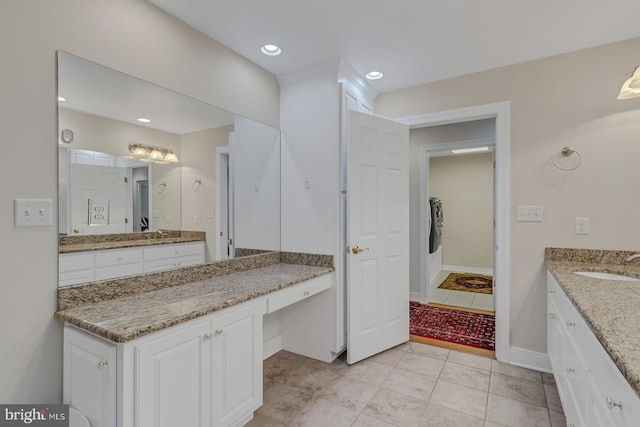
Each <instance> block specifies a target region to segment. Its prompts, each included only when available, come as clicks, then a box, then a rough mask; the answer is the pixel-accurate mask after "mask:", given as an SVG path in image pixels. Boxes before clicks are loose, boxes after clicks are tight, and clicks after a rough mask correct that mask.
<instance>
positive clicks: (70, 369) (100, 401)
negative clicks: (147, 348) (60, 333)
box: [62, 326, 116, 427]
mask: <svg viewBox="0 0 640 427" xmlns="http://www.w3.org/2000/svg"><path fill="white" fill-rule="evenodd" d="M63 382H64V384H63V397H62V401H63V403H68V404H69V406H70V407H72V408H74V409H77V410H78V411H80V412H82V413H83V414H84V416H85V417H87V419H88V420H89V422H90V423H91V427H115V425H116V417H115V414H116V347H115V345H112V344H109V343H107V342H105V341H103V340H101V339H98V338H95V337H93V336H91V335H88V334H85V333H84V332H80V331H78V330H77V329H75V328H73V327H70V326H66V327H65V328H64V380H63Z"/></svg>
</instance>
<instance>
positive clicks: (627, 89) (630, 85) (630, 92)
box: [618, 66, 640, 99]
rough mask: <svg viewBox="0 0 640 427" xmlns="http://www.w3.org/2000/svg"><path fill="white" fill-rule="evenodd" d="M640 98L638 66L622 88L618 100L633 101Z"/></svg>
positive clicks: (639, 69) (639, 72)
mask: <svg viewBox="0 0 640 427" xmlns="http://www.w3.org/2000/svg"><path fill="white" fill-rule="evenodd" d="M639 96H640V67H638V66H636V69H635V70H634V71H633V74H632V75H631V77H629V78H628V79H627V81H626V82H624V84H623V85H622V88H620V93H619V94H618V99H631V98H637V97H639Z"/></svg>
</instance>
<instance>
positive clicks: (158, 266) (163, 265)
mask: <svg viewBox="0 0 640 427" xmlns="http://www.w3.org/2000/svg"><path fill="white" fill-rule="evenodd" d="M203 263H204V256H203V255H192V256H184V257H179V258H169V259H160V260H157V261H147V262H145V263H144V272H145V273H153V272H154V271H162V270H171V269H174V268H182V267H190V266H192V265H200V264H203Z"/></svg>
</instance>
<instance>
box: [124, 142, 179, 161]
mask: <svg viewBox="0 0 640 427" xmlns="http://www.w3.org/2000/svg"><path fill="white" fill-rule="evenodd" d="M129 152H130V153H131V156H127V158H130V159H136V160H139V161H141V162H147V163H156V164H159V165H165V164H167V163H178V156H176V155H175V153H174V152H173V150H170V149H168V148H162V147H151V146H148V145H143V144H129Z"/></svg>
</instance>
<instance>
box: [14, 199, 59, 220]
mask: <svg viewBox="0 0 640 427" xmlns="http://www.w3.org/2000/svg"><path fill="white" fill-rule="evenodd" d="M14 208H15V212H14V213H15V225H16V227H50V226H51V225H53V220H52V214H51V211H52V202H51V199H15V204H14Z"/></svg>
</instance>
